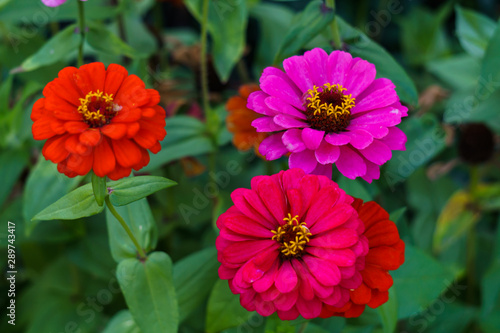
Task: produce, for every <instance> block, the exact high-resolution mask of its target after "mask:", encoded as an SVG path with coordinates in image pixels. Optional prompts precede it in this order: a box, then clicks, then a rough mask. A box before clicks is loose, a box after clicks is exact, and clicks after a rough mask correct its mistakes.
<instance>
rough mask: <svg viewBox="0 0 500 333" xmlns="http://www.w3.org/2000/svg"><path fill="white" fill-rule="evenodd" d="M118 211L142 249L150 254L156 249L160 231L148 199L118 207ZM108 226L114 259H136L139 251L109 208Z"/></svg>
mask: <svg viewBox="0 0 500 333" xmlns="http://www.w3.org/2000/svg"><path fill="white" fill-rule="evenodd" d="M116 211H117V212H118V214H120V216H121V217H122V218H123V219H124V220H125V222H126V223H127V225H128V226H129V228H130V229H131V231H132V233H133V234H134V236H135V237H136V239H137V241H138V242H139V245H140V246H141V248H143V249H144V250H145V251H146V252H149V251H151V250H153V249H154V248H155V247H156V242H157V238H158V235H157V233H158V231H157V227H156V223H155V221H154V218H153V214H152V213H151V209H150V208H149V204H148V202H147V200H146V199H141V200H138V201H135V202H133V203H131V204H129V205H127V206H122V207H116ZM106 224H107V226H108V236H109V246H110V248H111V255H112V256H113V259H115V261H116V262H120V261H122V260H124V259H127V258H135V257H136V256H137V249H136V248H135V246H134V243H132V241H131V240H130V238H129V237H128V235H127V233H126V232H125V230H124V229H123V227H122V226H121V225H120V222H118V220H117V219H116V218H115V217H114V216H113V214H111V212H110V211H109V209H107V208H106Z"/></svg>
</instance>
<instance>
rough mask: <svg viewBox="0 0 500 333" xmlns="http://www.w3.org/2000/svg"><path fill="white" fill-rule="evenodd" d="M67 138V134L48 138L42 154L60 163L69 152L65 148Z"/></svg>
mask: <svg viewBox="0 0 500 333" xmlns="http://www.w3.org/2000/svg"><path fill="white" fill-rule="evenodd" d="M66 139H67V135H59V136H55V137H52V138H50V139H48V140H47V142H45V145H44V146H43V149H42V154H43V156H44V157H45V159H47V160H49V161H52V162H54V163H59V162H62V161H63V160H64V159H65V158H66V157H68V155H69V152H68V151H67V150H66V148H64V144H65V143H66Z"/></svg>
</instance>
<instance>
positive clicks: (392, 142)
mask: <svg viewBox="0 0 500 333" xmlns="http://www.w3.org/2000/svg"><path fill="white" fill-rule="evenodd" d="M380 141H381V142H383V143H384V144H386V145H387V147H389V149H391V150H405V149H406V148H405V143H406V134H405V133H404V132H403V131H402V130H400V129H399V128H397V127H391V128H389V133H387V135H386V136H384V137H383V138H382V139H381V140H380Z"/></svg>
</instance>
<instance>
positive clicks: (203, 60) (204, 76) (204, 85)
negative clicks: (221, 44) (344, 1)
mask: <svg viewBox="0 0 500 333" xmlns="http://www.w3.org/2000/svg"><path fill="white" fill-rule="evenodd" d="M208 1H209V0H203V8H202V21H201V55H200V66H201V94H202V95H201V98H202V103H203V111H204V112H205V116H206V115H207V113H208V112H209V109H210V104H209V100H208V68H207V28H208Z"/></svg>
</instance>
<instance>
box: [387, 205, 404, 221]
mask: <svg viewBox="0 0 500 333" xmlns="http://www.w3.org/2000/svg"><path fill="white" fill-rule="evenodd" d="M406 210H407V208H406V207H401V208H399V209H397V210H395V211H394V212H392V213H391V214H390V216H389V220H391V221H392V222H394V223H396V224H398V221H399V219H400V218H401V217H403V216H404V214H405V213H406Z"/></svg>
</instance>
